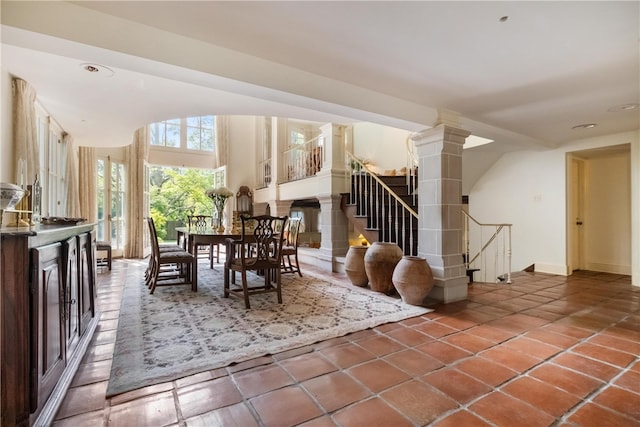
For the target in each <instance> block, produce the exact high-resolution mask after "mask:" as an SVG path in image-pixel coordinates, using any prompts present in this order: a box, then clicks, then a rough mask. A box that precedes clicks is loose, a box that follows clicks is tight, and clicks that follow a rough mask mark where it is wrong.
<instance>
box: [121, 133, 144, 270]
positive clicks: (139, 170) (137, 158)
mask: <svg viewBox="0 0 640 427" xmlns="http://www.w3.org/2000/svg"><path fill="white" fill-rule="evenodd" d="M148 129H149V128H148V127H147V126H145V127H142V128H140V129H138V130H136V131H135V132H134V134H133V142H132V143H131V145H129V146H128V147H127V159H128V163H127V166H128V169H129V181H128V183H127V188H128V191H127V219H126V221H125V223H126V229H127V230H126V233H125V234H126V242H125V245H124V257H125V258H144V251H145V241H146V240H145V239H144V233H145V227H144V225H145V222H144V218H145V216H146V215H147V214H148V213H147V203H146V201H145V195H146V194H147V192H146V190H145V187H146V183H145V167H146V163H147V160H148V158H149V137H148Z"/></svg>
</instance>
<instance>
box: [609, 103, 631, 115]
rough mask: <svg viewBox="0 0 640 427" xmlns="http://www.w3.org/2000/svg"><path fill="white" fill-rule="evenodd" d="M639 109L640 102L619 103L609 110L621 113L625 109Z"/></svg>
mask: <svg viewBox="0 0 640 427" xmlns="http://www.w3.org/2000/svg"><path fill="white" fill-rule="evenodd" d="M637 109H638V104H623V105H617V106H615V107H611V108H609V109H608V110H607V111H610V112H612V113H620V112H623V111H633V110H637Z"/></svg>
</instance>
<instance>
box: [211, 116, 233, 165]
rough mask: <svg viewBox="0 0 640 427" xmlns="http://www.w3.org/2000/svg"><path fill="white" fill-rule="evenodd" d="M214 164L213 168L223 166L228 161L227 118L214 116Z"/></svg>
mask: <svg viewBox="0 0 640 427" xmlns="http://www.w3.org/2000/svg"><path fill="white" fill-rule="evenodd" d="M215 150H216V164H215V165H214V168H219V167H220V166H224V165H226V164H227V162H228V161H229V117H228V116H216V142H215Z"/></svg>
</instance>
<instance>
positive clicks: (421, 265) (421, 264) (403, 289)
mask: <svg viewBox="0 0 640 427" xmlns="http://www.w3.org/2000/svg"><path fill="white" fill-rule="evenodd" d="M392 281H393V285H394V286H395V287H396V289H397V290H398V293H399V294H400V296H401V297H402V301H404V302H405V303H407V304H411V305H422V303H423V302H424V299H425V298H426V297H427V295H429V292H430V291H431V288H433V283H434V280H433V273H432V272H431V267H430V266H429V263H427V260H426V259H424V258H422V257H417V256H409V255H407V256H404V257H402V259H401V260H400V262H399V263H398V265H396V268H395V270H393V277H392Z"/></svg>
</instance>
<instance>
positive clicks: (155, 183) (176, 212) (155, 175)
mask: <svg viewBox="0 0 640 427" xmlns="http://www.w3.org/2000/svg"><path fill="white" fill-rule="evenodd" d="M149 172H150V174H149V180H150V182H149V200H150V209H151V217H152V218H153V221H154V223H155V226H156V229H157V231H158V239H162V240H164V239H165V238H166V237H167V231H168V230H167V225H168V223H169V222H174V221H175V222H180V223H181V224H185V223H186V220H187V216H188V215H192V214H203V215H211V213H212V210H213V206H212V203H211V199H209V198H208V197H207V196H206V194H205V191H206V190H207V189H208V188H210V187H211V186H212V185H213V171H211V170H203V169H184V168H169V167H159V166H155V167H151V168H150V171H149Z"/></svg>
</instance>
